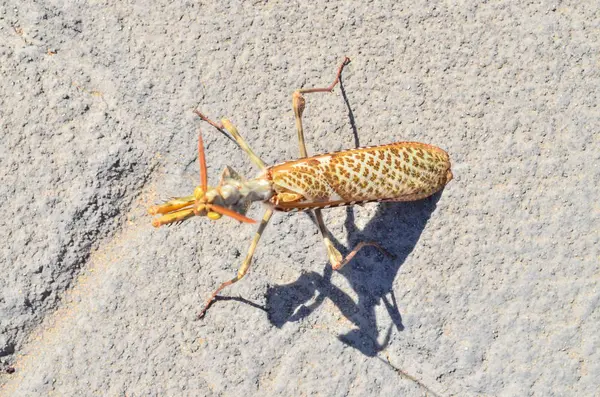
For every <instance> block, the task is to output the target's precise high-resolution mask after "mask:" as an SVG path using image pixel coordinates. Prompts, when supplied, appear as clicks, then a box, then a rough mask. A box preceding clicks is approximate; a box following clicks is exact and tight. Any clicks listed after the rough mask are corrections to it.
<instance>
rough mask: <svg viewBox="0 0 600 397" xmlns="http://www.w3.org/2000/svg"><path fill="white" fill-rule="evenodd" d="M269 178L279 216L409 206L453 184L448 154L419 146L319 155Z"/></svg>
mask: <svg viewBox="0 0 600 397" xmlns="http://www.w3.org/2000/svg"><path fill="white" fill-rule="evenodd" d="M268 174H269V179H270V180H271V181H272V186H273V190H274V191H275V193H276V196H274V197H273V198H271V200H270V201H271V202H272V203H273V204H275V208H276V209H280V210H283V211H290V210H292V211H297V210H299V209H300V210H304V209H310V208H331V207H336V206H340V205H348V204H357V203H358V204H363V203H367V202H371V201H413V200H417V199H422V198H425V197H429V196H431V195H432V194H433V193H436V192H438V191H440V190H441V189H442V188H443V187H444V185H446V183H447V182H449V181H450V180H451V179H452V172H451V171H450V160H449V158H448V154H447V153H446V152H444V151H443V150H441V149H439V148H437V147H434V146H431V145H427V144H423V143H418V142H396V143H392V144H386V145H380V146H375V147H366V148H359V149H354V150H346V151H341V152H334V153H330V154H321V155H317V156H312V157H309V158H306V159H301V160H294V161H291V162H287V163H283V164H280V165H276V166H274V167H272V168H269V169H268ZM286 195H287V196H288V197H286Z"/></svg>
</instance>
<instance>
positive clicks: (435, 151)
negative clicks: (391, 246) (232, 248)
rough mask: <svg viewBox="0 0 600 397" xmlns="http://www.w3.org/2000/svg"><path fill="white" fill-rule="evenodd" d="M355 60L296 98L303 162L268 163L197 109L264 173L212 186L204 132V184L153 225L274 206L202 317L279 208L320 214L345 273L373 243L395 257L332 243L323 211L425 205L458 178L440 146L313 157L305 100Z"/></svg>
mask: <svg viewBox="0 0 600 397" xmlns="http://www.w3.org/2000/svg"><path fill="white" fill-rule="evenodd" d="M349 63H350V59H349V58H347V57H346V58H345V59H344V60H343V62H342V63H341V65H340V66H339V68H338V71H337V74H336V78H335V80H334V81H333V83H332V84H331V85H329V86H328V87H325V88H304V89H299V90H296V91H295V92H294V93H293V94H292V107H293V109H294V115H295V119H296V130H297V132H298V143H299V146H300V158H298V159H296V160H291V161H286V162H284V163H281V164H277V165H273V166H267V165H266V164H265V163H264V161H263V160H261V158H260V157H258V156H257V155H256V154H255V153H254V151H253V150H252V149H251V148H250V146H249V145H248V143H247V142H246V141H245V140H244V138H242V136H241V135H240V134H239V132H238V130H237V128H236V127H235V126H234V125H233V124H232V123H231V121H229V120H228V119H222V120H221V122H220V123H217V122H214V121H212V120H210V119H209V118H208V117H206V116H205V115H204V114H203V113H201V112H200V111H199V110H197V109H196V110H194V113H195V114H196V115H198V117H200V119H201V120H203V121H205V122H206V123H208V124H210V125H211V126H213V127H214V128H216V129H217V130H219V131H220V132H221V133H223V134H224V135H226V136H227V137H229V138H231V139H233V140H234V141H235V142H236V143H237V144H238V146H239V147H240V148H241V149H242V150H243V151H244V152H245V153H246V154H247V155H248V156H249V158H250V160H251V161H252V162H253V163H254V165H256V166H257V167H258V168H259V170H260V173H259V175H258V176H257V177H255V178H253V179H249V180H247V179H245V178H243V177H241V176H240V175H238V174H237V173H236V172H235V171H233V170H232V169H231V168H230V167H226V168H225V170H224V171H223V172H222V174H221V179H220V181H219V184H218V185H217V186H216V187H209V186H208V178H207V172H206V158H205V155H204V145H203V141H202V133H201V132H200V131H199V133H198V162H199V165H200V185H199V186H197V187H196V188H195V189H194V193H193V194H192V195H190V196H186V197H176V198H173V199H171V200H169V201H167V202H165V203H163V204H160V205H154V206H152V207H150V208H149V209H148V212H149V213H150V214H151V215H160V216H158V217H157V218H155V219H154V220H153V221H152V225H153V226H155V227H159V226H162V225H166V224H171V223H178V222H182V221H184V220H187V219H189V218H192V217H194V216H206V217H208V218H209V219H211V220H218V219H220V218H221V217H222V216H223V215H226V216H229V217H231V218H233V219H236V220H238V221H240V222H245V223H256V221H255V220H253V219H251V218H248V217H246V212H247V210H248V208H249V207H250V205H251V204H252V203H254V202H263V203H266V204H267V209H266V211H265V213H264V215H263V217H262V220H261V221H260V224H259V226H258V231H257V232H256V234H255V236H254V238H253V239H252V242H251V243H250V249H249V250H248V253H247V255H246V258H245V259H244V261H243V262H242V265H241V266H240V268H239V270H238V272H237V274H236V276H235V277H234V278H232V279H230V280H228V281H225V282H223V283H222V284H221V285H220V286H219V287H218V288H217V289H216V290H215V291H214V292H213V293H212V294H211V295H210V297H209V299H208V300H207V302H206V304H205V306H204V308H203V309H202V310H201V311H200V313H199V314H198V318H202V317H203V316H204V315H205V313H206V311H207V310H208V308H209V307H210V305H211V304H212V302H213V301H214V299H215V297H216V296H217V295H218V294H219V293H220V292H221V291H222V290H223V289H224V288H226V287H228V286H230V285H232V284H234V283H236V282H238V281H239V280H241V279H242V278H243V277H244V276H245V275H246V273H247V272H248V269H249V268H250V263H251V262H252V257H253V255H254V252H255V250H256V247H257V245H258V242H259V240H260V237H261V235H262V233H263V231H264V230H265V228H266V227H267V224H268V223H269V220H270V219H271V216H272V215H273V212H274V211H284V212H292V211H314V216H315V219H316V223H317V225H318V228H319V230H320V232H321V235H322V239H323V243H324V244H325V247H326V250H327V257H328V259H329V262H330V263H331V265H332V267H333V269H334V270H340V269H341V268H342V267H343V266H344V265H346V264H347V263H348V262H349V261H350V260H352V258H353V257H354V256H355V255H356V254H357V253H358V251H359V250H361V249H362V248H364V247H366V246H373V247H376V248H378V249H379V250H380V251H382V252H383V253H385V254H387V255H390V254H389V253H388V252H387V251H386V250H385V249H383V248H382V247H381V246H380V245H379V244H377V243H376V242H366V241H363V242H360V243H358V244H357V245H356V246H355V247H354V248H353V249H352V251H350V253H348V255H346V256H345V257H343V256H342V255H341V253H340V252H339V250H338V249H337V248H335V246H334V245H333V243H332V242H331V238H330V236H329V232H328V230H327V228H326V226H325V223H324V221H323V215H322V213H321V210H322V209H326V208H330V207H337V206H345V205H355V204H362V203H366V202H375V201H377V202H393V201H413V200H419V199H423V198H425V197H428V196H431V195H432V194H434V193H436V192H438V191H439V190H441V189H442V188H443V187H444V186H445V185H446V184H447V183H448V182H449V181H450V180H451V179H452V172H451V170H450V167H451V164H450V158H449V156H448V154H447V153H446V152H445V151H444V150H442V149H440V148H438V147H435V146H432V145H428V144H425V143H419V142H396V143H391V144H386V145H381V146H373V147H362V148H357V149H351V150H344V151H339V152H332V153H325V154H320V155H316V156H311V157H309V156H308V153H307V151H306V145H305V144H304V128H303V126H302V114H303V112H304V108H305V104H306V101H305V99H304V95H305V94H312V93H318V92H332V91H333V89H334V87H335V86H336V85H337V84H338V83H339V81H340V77H341V74H342V70H343V69H344V67H345V66H346V65H348V64H349Z"/></svg>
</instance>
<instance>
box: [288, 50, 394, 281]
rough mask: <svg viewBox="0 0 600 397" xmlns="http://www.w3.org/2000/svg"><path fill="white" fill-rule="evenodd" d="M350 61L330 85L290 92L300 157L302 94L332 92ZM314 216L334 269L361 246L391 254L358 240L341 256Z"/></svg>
mask: <svg viewBox="0 0 600 397" xmlns="http://www.w3.org/2000/svg"><path fill="white" fill-rule="evenodd" d="M349 63H350V58H348V57H346V58H344V60H343V61H342V63H341V65H340V67H339V68H338V71H337V75H336V77H335V80H334V81H333V83H331V85H329V86H328V87H324V88H303V89H299V90H296V91H294V93H293V94H292V107H293V108H294V116H295V118H296V130H297V132H298V145H299V146H300V157H308V152H307V151H306V145H305V143H304V128H303V126H302V113H303V112H304V107H305V105H306V100H305V99H304V96H303V94H312V93H315V92H332V91H333V89H334V88H335V86H336V85H337V84H338V83H339V82H340V78H341V76H342V70H343V69H344V67H345V66H346V65H348V64H349ZM314 213H315V218H316V219H317V225H318V226H319V230H320V231H321V235H322V237H323V243H324V244H325V248H326V249H327V257H328V259H329V262H330V263H331V267H332V268H333V269H334V270H340V269H341V268H342V267H344V265H346V264H347V263H348V262H350V261H351V260H352V258H354V256H355V255H356V254H357V253H358V251H360V250H361V249H362V248H364V247H367V246H372V247H376V248H378V249H379V250H380V251H381V252H383V253H384V254H386V255H388V256H392V255H391V254H390V253H389V252H387V251H386V250H385V249H383V248H382V247H381V246H380V245H379V244H377V243H375V242H364V241H363V242H360V243H358V244H357V245H356V247H354V249H353V250H352V251H350V253H349V254H348V255H346V257H343V256H342V254H341V253H340V251H339V250H338V249H337V248H335V246H334V245H333V243H332V242H331V237H330V234H329V230H327V227H326V226H325V222H324V221H323V214H322V213H321V210H320V209H316V210H314Z"/></svg>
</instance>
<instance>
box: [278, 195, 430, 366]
mask: <svg viewBox="0 0 600 397" xmlns="http://www.w3.org/2000/svg"><path fill="white" fill-rule="evenodd" d="M440 196H441V193H437V194H435V195H434V196H432V197H429V198H427V199H424V200H420V201H415V202H407V203H382V204H380V205H379V207H378V209H377V212H376V214H375V216H374V217H373V219H372V220H371V221H370V222H369V223H368V224H367V226H366V227H365V228H364V229H363V230H362V231H361V230H358V229H357V227H356V224H355V222H354V212H353V209H352V208H351V207H348V208H347V209H346V215H347V216H346V222H345V226H346V229H347V232H348V240H349V247H354V246H355V245H356V244H358V243H359V242H360V241H377V242H379V243H380V244H381V245H382V246H383V247H384V248H385V249H386V250H388V251H389V252H390V253H392V254H393V255H395V258H394V259H391V258H388V257H387V256H385V255H383V254H381V253H380V252H379V251H378V250H377V249H375V248H365V249H364V250H361V251H360V253H359V254H358V255H357V256H356V258H355V259H353V260H352V261H351V262H350V263H348V264H347V265H346V266H345V267H344V268H342V270H341V271H340V274H342V275H343V276H344V277H346V278H347V279H348V281H349V283H350V284H351V286H352V288H353V290H354V291H355V293H356V296H357V299H356V301H355V300H354V299H353V298H352V297H350V296H349V295H348V294H347V293H345V292H344V291H342V290H340V289H339V288H338V287H336V286H334V285H333V284H331V275H332V272H333V271H332V269H331V266H330V265H329V264H327V265H326V266H325V268H324V271H323V275H320V274H318V273H316V272H310V273H305V274H302V275H301V276H300V277H299V278H298V279H297V280H296V281H294V282H293V283H290V284H285V285H276V286H273V287H270V288H269V290H268V291H267V313H268V317H269V320H270V321H271V323H272V324H273V325H275V326H276V327H282V326H283V325H284V324H285V323H286V322H295V321H299V320H301V319H303V318H305V317H307V316H308V315H310V314H311V313H312V312H313V311H314V310H315V309H316V308H317V307H319V306H320V305H321V303H323V301H324V300H325V299H326V298H327V299H330V300H331V301H332V302H333V303H334V304H335V305H336V306H337V307H338V308H339V309H340V311H341V312H342V313H343V315H344V316H345V317H346V318H347V319H348V320H350V321H351V322H352V323H353V324H354V325H355V327H356V328H354V329H352V330H350V331H349V332H347V333H346V334H343V335H338V338H339V339H340V340H341V341H342V342H344V343H346V344H347V345H349V346H352V347H353V348H355V349H358V350H360V351H361V352H362V353H363V354H365V355H367V356H370V357H372V356H375V355H377V353H378V352H379V351H381V350H383V349H385V347H386V346H387V344H388V343H389V340H390V336H391V332H392V328H393V327H395V328H396V329H397V330H399V331H402V330H403V329H404V326H403V325H402V316H401V314H400V311H399V310H398V305H397V303H396V298H395V295H394V291H393V282H394V279H395V277H396V274H397V273H398V270H399V269H400V266H402V265H403V264H404V261H405V259H406V257H407V256H408V255H409V254H410V252H411V251H412V250H413V249H414V247H415V246H416V244H417V241H418V240H419V237H420V235H421V233H422V231H423V228H424V227H425V224H426V223H427V220H428V219H429V217H430V216H431V213H432V212H433V210H435V207H436V203H437V201H438V200H439V198H440ZM333 243H334V244H335V245H336V248H338V249H339V250H340V252H341V253H342V254H343V255H345V254H347V253H348V252H349V250H348V249H346V248H345V247H343V246H342V245H341V244H340V243H339V241H337V240H335V239H333ZM315 294H316V297H315ZM380 302H382V303H383V304H384V306H385V308H386V310H387V313H388V315H389V316H390V319H391V321H392V324H393V326H392V325H390V326H389V327H388V329H387V330H386V331H385V336H384V337H383V341H382V342H379V341H378V340H379V339H380V330H379V329H378V327H377V322H376V318H375V306H377V305H379V304H380Z"/></svg>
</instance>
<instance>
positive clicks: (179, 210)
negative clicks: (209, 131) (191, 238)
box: [148, 132, 256, 227]
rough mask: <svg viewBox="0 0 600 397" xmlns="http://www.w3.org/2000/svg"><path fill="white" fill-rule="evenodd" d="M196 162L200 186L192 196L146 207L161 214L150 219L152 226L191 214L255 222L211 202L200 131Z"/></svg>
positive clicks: (177, 219)
mask: <svg viewBox="0 0 600 397" xmlns="http://www.w3.org/2000/svg"><path fill="white" fill-rule="evenodd" d="M198 163H199V164H200V186H197V187H196V188H195V189H194V194H193V195H192V196H186V197H177V198H174V199H171V200H169V201H167V202H166V203H164V204H161V205H153V206H152V207H150V208H148V213H149V214H150V215H157V214H160V215H161V216H159V217H158V218H155V219H154V220H152V226H154V227H159V226H162V225H167V224H170V223H176V222H183V221H184V220H186V219H188V218H191V217H193V216H207V217H208V219H211V220H213V221H216V220H218V219H221V217H222V216H223V215H227V216H229V217H231V218H233V219H236V220H238V221H240V222H246V223H256V221H255V220H254V219H251V218H248V217H246V216H244V215H242V214H240V213H238V212H236V211H234V210H231V209H229V208H225V207H223V206H220V205H216V204H213V203H212V202H211V199H210V198H211V197H215V195H214V194H210V193H211V192H212V191H213V190H215V189H214V188H210V187H209V186H208V178H207V175H206V157H205V156H204V145H203V143H202V133H201V132H198Z"/></svg>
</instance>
